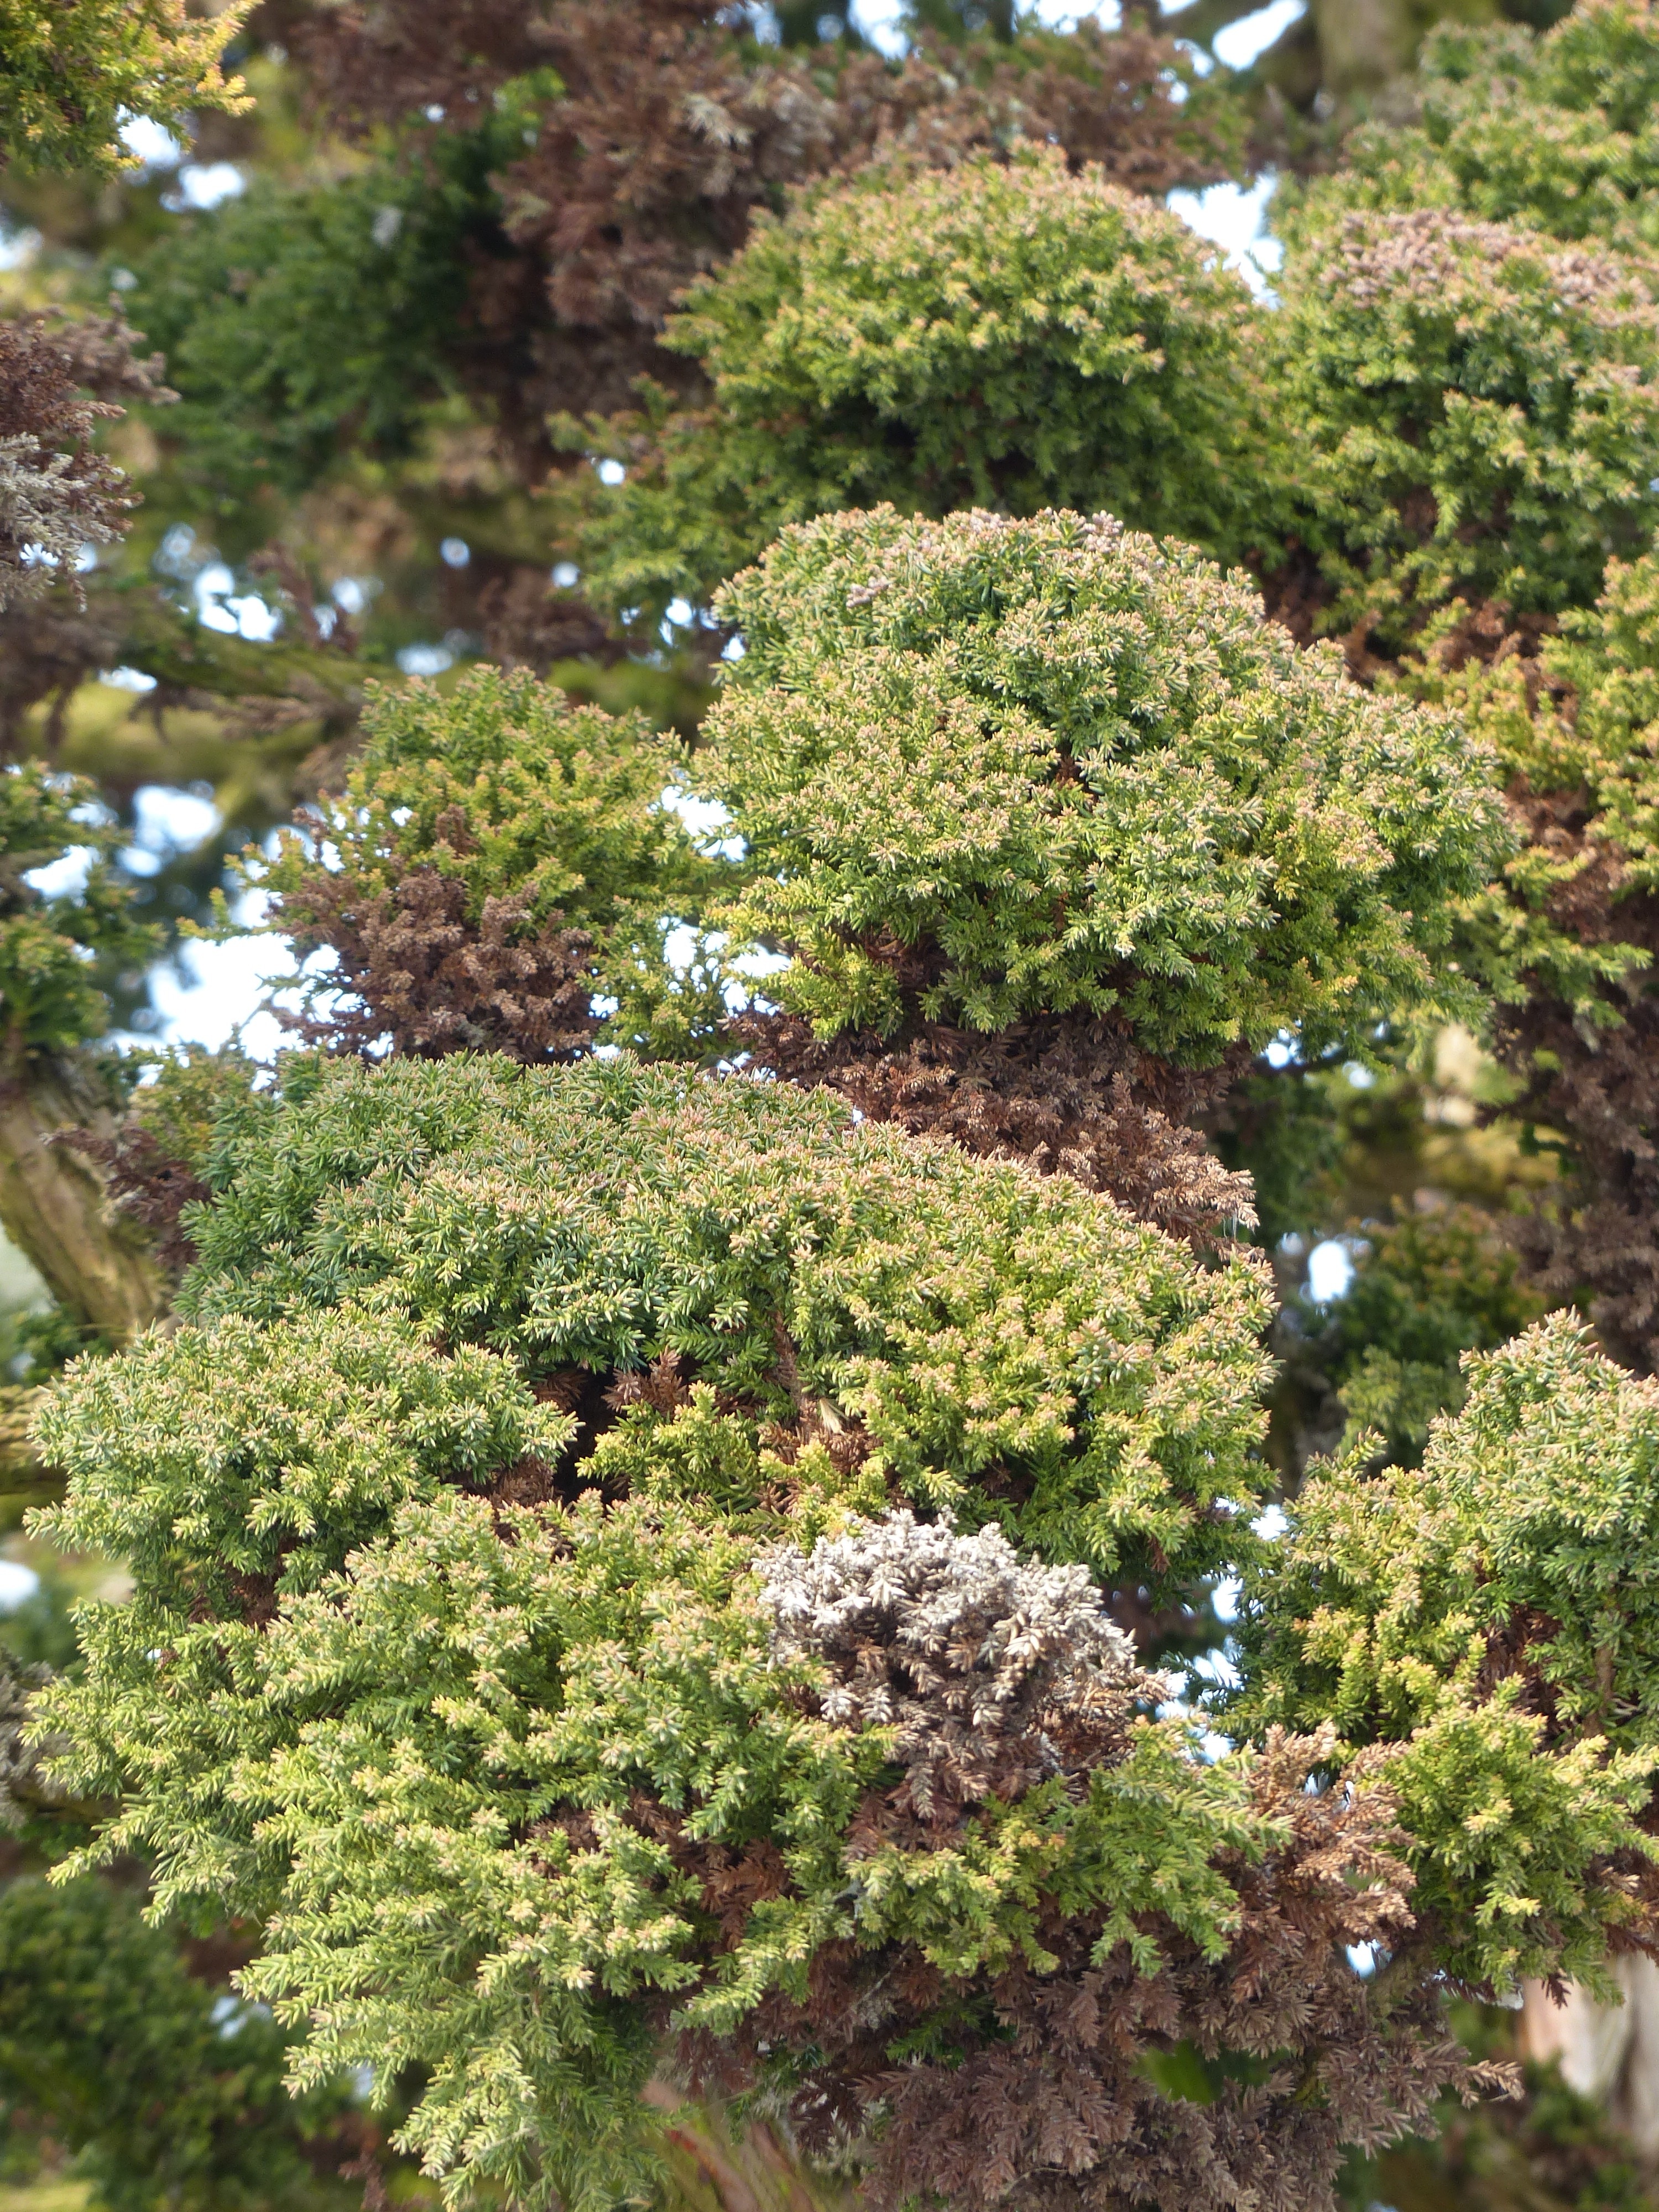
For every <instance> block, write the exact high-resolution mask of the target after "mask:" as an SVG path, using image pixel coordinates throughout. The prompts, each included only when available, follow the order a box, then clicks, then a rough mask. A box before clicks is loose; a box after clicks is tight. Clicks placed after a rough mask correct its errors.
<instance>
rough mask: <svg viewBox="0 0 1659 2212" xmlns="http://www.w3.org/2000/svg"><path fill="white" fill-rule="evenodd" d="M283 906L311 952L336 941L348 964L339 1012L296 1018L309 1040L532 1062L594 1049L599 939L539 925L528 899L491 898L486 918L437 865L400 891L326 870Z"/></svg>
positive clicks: (557, 920)
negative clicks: (473, 912) (471, 911)
mask: <svg viewBox="0 0 1659 2212" xmlns="http://www.w3.org/2000/svg"><path fill="white" fill-rule="evenodd" d="M283 919H284V921H285V922H286V923H287V925H288V926H289V928H290V929H291V931H292V933H293V937H294V941H295V946H296V947H297V949H298V950H299V951H301V952H302V953H305V952H310V951H314V950H316V949H317V948H318V947H319V946H321V945H331V946H332V947H333V950H334V952H335V955H336V959H337V969H336V970H335V974H336V975H337V979H338V987H339V990H340V993H341V998H340V1000H339V1001H338V1002H337V1004H336V1005H335V1006H333V1007H332V1008H331V1011H330V1012H328V1013H327V1014H325V1015H317V1014H310V1013H307V1014H303V1015H294V1016H285V1017H284V1018H285V1019H286V1020H288V1021H289V1024H290V1025H291V1026H293V1027H295V1029H297V1030H299V1032H300V1033H301V1036H303V1037H304V1039H305V1040H306V1042H308V1043H320V1044H323V1045H325V1046H327V1047H328V1048H331V1049H332V1050H335V1051H340V1052H362V1051H367V1050H368V1049H369V1048H371V1047H373V1046H374V1045H375V1044H376V1043H377V1042H380V1040H381V1039H383V1038H388V1037H389V1038H390V1040H391V1043H392V1049H393V1050H394V1051H396V1052H400V1053H412V1054H416V1055H418V1056H419V1057H420V1058H422V1059H426V1060H436V1059H439V1058H441V1056H442V1055H443V1054H446V1053H451V1052H460V1051H471V1052H500V1053H505V1054H507V1055H508V1056H509V1057H510V1058H512V1059H513V1060H523V1061H525V1062H526V1063H530V1062H538V1061H547V1060H573V1059H575V1058H576V1057H577V1056H578V1055H580V1054H581V1053H584V1052H586V1051H587V1050H588V1049H589V1048H591V1047H592V1042H593V1039H594V1036H595V1035H596V1033H597V1031H598V1029H599V1019H598V1017H597V1016H596V1015H595V1014H594V1012H593V1010H592V996H593V990H594V983H593V976H592V964H591V955H592V945H593V940H592V938H591V937H590V936H588V935H587V933H586V932H585V931H583V930H580V929H567V928H566V927H564V926H563V922H562V918H561V917H560V916H559V915H552V916H550V918H549V919H548V920H546V921H542V922H535V921H532V919H531V916H530V912H529V905H528V902H527V901H526V899H525V898H523V897H521V896H515V895H508V896H504V897H498V898H497V897H491V898H487V899H486V900H485V901H484V903H483V912H482V914H481V915H479V916H478V918H477V920H476V921H474V920H473V919H472V918H471V916H470V915H468V912H467V891H466V886H465V884H463V883H462V882H461V881H460V880H459V878H456V877H453V876H447V875H445V874H443V873H442V872H441V871H440V870H439V869H437V868H435V867H431V866H419V867H415V868H411V869H410V871H409V872H407V873H406V874H404V875H403V876H401V877H400V878H398V881H397V882H396V883H394V884H391V885H390V886H373V885H370V884H365V883H363V882H362V881H361V880H360V879H359V878H356V877H354V876H352V875H350V874H349V873H347V872H331V871H330V870H328V869H326V868H322V867H319V868H317V869H314V870H313V872H311V874H310V875H309V876H308V877H307V881H306V883H305V885H304V888H303V889H302V890H295V891H290V892H289V893H288V894H287V895H286V896H284V899H283ZM330 981H331V987H332V984H333V981H334V978H333V977H331V979H330Z"/></svg>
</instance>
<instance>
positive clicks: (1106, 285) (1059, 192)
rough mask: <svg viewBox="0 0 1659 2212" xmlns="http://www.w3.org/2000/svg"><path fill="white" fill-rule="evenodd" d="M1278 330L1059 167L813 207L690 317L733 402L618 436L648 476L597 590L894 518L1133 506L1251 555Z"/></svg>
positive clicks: (1158, 228) (649, 582)
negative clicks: (1259, 364)
mask: <svg viewBox="0 0 1659 2212" xmlns="http://www.w3.org/2000/svg"><path fill="white" fill-rule="evenodd" d="M1255 322H1256V314H1255V308H1254V307H1253V305H1252V302H1251V300H1250V296H1249V292H1248V290H1247V289H1246V288H1245V286H1244V285H1243V283H1242V282H1241V281H1240V280H1239V278H1238V277H1237V276H1234V275H1233V274H1232V273H1231V271H1230V270H1226V269H1225V268H1224V267H1223V266H1222V264H1221V262H1220V259H1219V258H1218V255H1217V254H1216V252H1215V251H1214V249H1213V248H1212V247H1211V246H1206V245H1205V244H1204V243H1203V242H1202V241H1201V240H1199V239H1198V238H1196V237H1195V236H1194V234H1193V232H1192V230H1191V229H1190V228H1189V227H1188V225H1187V224H1185V223H1184V222H1182V221H1181V219H1180V218H1179V217H1178V216H1175V215H1172V214H1170V212H1169V211H1168V210H1165V209H1164V208H1163V207H1161V206H1159V205H1158V204H1157V203H1156V202H1155V201H1151V200H1148V199H1146V198H1143V197H1140V196H1139V195H1138V194H1136V193H1133V192H1130V191H1125V190H1123V189H1122V188H1121V186H1119V185H1113V184H1110V183H1109V182H1107V180H1106V179H1105V177H1104V176H1103V173H1101V171H1100V170H1099V169H1097V167H1093V166H1092V165H1091V166H1088V167H1084V168H1083V169H1082V170H1081V171H1079V172H1078V173H1073V172H1072V171H1071V170H1070V169H1068V167H1067V165H1066V157H1065V155H1064V154H1063V153H1062V152H1061V151H1060V149H1059V148H1057V147H1036V146H1025V145H1021V146H1017V148H1016V149H1015V151H1014V154H1013V155H1012V159H1011V160H1008V161H998V160H994V159H990V158H987V157H985V156H978V157H975V158H973V159H970V160H968V161H963V162H960V163H958V164H957V166H956V167H951V168H948V169H941V170H933V171H929V170H921V171H915V170H911V169H909V168H907V167H903V166H899V167H890V166H880V165H878V166H877V167H873V168H872V169H870V170H868V171H866V173H864V174H863V175H861V176H859V177H855V178H854V179H852V180H851V181H850V182H848V183H844V184H841V185H835V186H832V187H829V186H827V187H823V188H822V189H819V190H816V191H811V192H810V193H808V194H806V195H805V196H804V197H802V198H801V199H800V201H799V203H798V204H797V205H796V207H795V208H794V209H793V211H792V212H791V213H790V214H789V215H787V216H785V217H782V218H781V219H778V218H774V217H771V216H766V215H759V216H757V218H756V221H755V228H754V229H753V231H752V232H751V234H750V239H749V241H748V243H747V245H746V246H744V248H743V249H742V251H741V252H738V254H737V255H736V256H735V257H734V258H732V260H731V261H729V262H728V263H726V265H725V266H724V267H723V268H721V269H720V270H718V271H717V272H716V273H715V274H714V275H713V276H709V277H708V278H706V279H704V280H703V281H702V283H700V284H698V285H696V287H694V288H693V289H692V291H691V292H690V295H689V296H688V299H687V301H686V304H685V306H684V307H683V308H682V309H681V311H680V312H679V313H678V314H676V315H674V316H672V317H671V319H670V320H669V323H668V327H667V330H666V332H665V337H664V343H665V345H666V346H667V347H668V348H669V349H670V350H671V351H672V352H675V353H678V354H683V355H685V356H690V358H691V359H692V360H694V361H695V362H696V363H697V364H698V365H699V367H700V368H702V372H703V374H704V375H705V376H706V377H707V378H708V382H709V385H710V386H711V387H712V390H711V392H710V396H709V401H708V404H707V405H706V406H700V407H698V408H696V409H695V410H686V409H682V410H679V411H678V412H672V413H668V412H664V411H663V410H665V409H666V406H667V401H666V396H664V398H663V400H662V401H661V403H660V404H659V410H658V414H657V417H656V420H655V422H654V424H652V423H648V422H647V424H645V425H641V426H638V428H637V429H636V432H635V437H633V438H630V437H629V436H628V435H625V433H626V430H627V427H628V426H627V425H626V423H625V422H623V423H622V424H619V425H618V426H617V428H616V429H615V430H613V432H612V433H611V438H612V441H613V442H615V441H617V439H618V436H619V434H620V442H617V444H616V450H617V452H618V453H623V455H625V456H626V458H628V459H629V460H630V462H633V463H634V464H635V466H634V467H633V469H632V471H631V472H630V477H629V481H628V482H627V483H625V484H623V485H622V486H620V487H619V488H618V489H616V490H615V491H614V492H612V493H611V494H609V495H597V498H596V503H595V505H594V506H593V507H592V511H591V516H590V520H589V521H588V523H587V525H586V532H585V543H584V547H583V560H584V565H585V568H586V588H587V589H588V590H589V591H590V592H596V593H597V594H598V595H599V597H600V598H601V599H604V600H605V602H606V603H608V604H609V605H612V606H617V607H627V606H630V605H649V606H651V607H653V609H655V610H657V611H660V609H661V606H662V605H663V604H664V602H665V600H666V599H669V598H671V597H672V596H673V595H675V594H677V593H685V594H688V595H689V596H690V598H691V599H694V600H696V599H704V598H706V597H707V595H708V592H710V591H711V590H712V589H713V587H714V586H715V585H716V584H717V583H718V582H719V581H720V579H721V578H722V577H725V576H728V575H730V574H732V572H733V571H734V570H736V569H738V568H742V567H744V565H745V564H746V563H747V562H750V561H753V560H754V559H756V558H757V556H759V554H760V553H761V552H762V550H763V549H764V547H765V546H766V545H767V544H769V542H770V541H771V540H772V539H773V538H775V537H776V536H777V534H778V532H779V531H780V530H781V528H782V527H783V526H784V525H785V524H787V523H791V522H799V521H804V520H807V519H809V518H810V517H811V516H812V515H815V514H821V513H833V512H835V511H836V510H837V509H839V508H842V507H873V506H875V505H877V504H878V502H880V501H886V500H890V501H892V502H893V503H894V505H896V507H900V508H902V509H903V510H905V511H907V512H908V511H919V512H921V513H928V514H944V513H950V512H951V510H952V509H953V508H957V507H975V506H994V507H999V508H1000V509H1001V510H1003V511H1005V512H1010V513H1016V514H1018V513H1033V512H1035V511H1036V510H1037V509H1039V508H1042V507H1060V506H1067V507H1070V506H1075V507H1083V508H1085V509H1091V508H1093V507H1109V508H1110V509H1111V510H1112V511H1113V513H1117V514H1121V515H1122V516H1124V517H1125V518H1126V520H1128V521H1130V522H1131V523H1133V524H1134V525H1135V526H1137V527H1139V528H1143V529H1147V530H1157V531H1160V532H1164V531H1170V532H1176V533H1178V534H1179V535H1181V536H1182V537H1185V538H1197V539H1198V540H1200V542H1201V543H1203V544H1206V545H1207V546H1209V547H1211V548H1212V550H1216V551H1218V552H1221V553H1223V554H1225V555H1228V556H1237V554H1239V553H1240V552H1242V551H1243V549H1244V547H1245V546H1246V544H1249V542H1250V539H1251V532H1252V528H1253V518H1254V526H1255V527H1256V528H1260V526H1261V518H1260V513H1259V510H1260V507H1261V500H1262V497H1263V495H1264V493H1265V491H1266V489H1267V483H1268V477H1266V476H1264V473H1263V471H1261V467H1260V465H1259V463H1254V464H1253V462H1252V461H1251V459H1249V457H1248V449H1249V447H1252V446H1253V445H1254V444H1255V443H1257V442H1259V441H1261V438H1262V437H1263V435H1265V434H1264V430H1263V427H1262V419H1261V415H1260V413H1259V410H1257V409H1256V407H1255V400H1254V393H1255V385H1254V382H1253V380H1252V378H1251V374H1250V370H1249V359H1250V351H1251V347H1252V344H1253V343H1254V338H1255ZM593 428H594V426H592V425H589V426H588V427H587V428H586V429H585V430H583V431H582V432H581V433H580V436H581V440H582V442H583V443H584V445H591V444H592V435H593ZM641 433H642V434H643V435H642V443H643V447H644V449H645V450H644V453H643V454H642V453H641V451H640V449H639V446H640V442H641ZM572 435H575V434H574V428H573V433H572Z"/></svg>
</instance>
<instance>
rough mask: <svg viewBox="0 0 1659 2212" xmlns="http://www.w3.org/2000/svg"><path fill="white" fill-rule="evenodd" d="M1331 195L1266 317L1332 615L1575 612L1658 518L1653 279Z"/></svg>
mask: <svg viewBox="0 0 1659 2212" xmlns="http://www.w3.org/2000/svg"><path fill="white" fill-rule="evenodd" d="M1332 199H1333V201H1334V203H1335V204H1333V205H1328V204H1326V203H1325V202H1324V201H1323V200H1322V198H1321V197H1320V195H1319V194H1318V192H1317V191H1315V192H1314V193H1313V194H1312V195H1311V196H1310V198H1309V200H1308V201H1307V202H1306V203H1304V205H1303V206H1302V208H1301V209H1300V210H1298V211H1297V214H1296V216H1295V217H1294V220H1293V222H1292V224H1291V230H1290V237H1289V241H1288V247H1287V252H1286V255H1285V267H1284V270H1283V274H1282V276H1281V279H1280V283H1279V289H1280V292H1281V295H1282V299H1283V306H1282V307H1281V310H1280V312H1279V314H1278V315H1277V316H1275V317H1274V319H1273V325H1272V331H1273V349H1274V375H1275V388H1276V390H1278V391H1279V392H1281V393H1282V396H1283V403H1284V405H1285V410H1286V415H1287V418H1288V420H1289V422H1291V425H1292V426H1293V428H1294V431H1295V434H1296V436H1297V448H1298V465H1297V485H1298V489H1299V492H1300V494H1301V495H1302V496H1303V497H1304V499H1305V500H1306V501H1307V503H1308V508H1309V513H1308V517H1307V520H1306V521H1305V523H1304V526H1303V533H1302V534H1303V535H1304V538H1306V540H1307V542H1308V543H1309V544H1310V546H1311V547H1312V548H1313V549H1314V550H1315V551H1316V554H1317V555H1318V556H1319V558H1320V560H1321V563H1322V568H1323V571H1324V574H1325V575H1326V577H1327V579H1328V583H1329V585H1330V586H1331V587H1332V589H1333V590H1334V592H1335V595H1336V599H1335V605H1334V607H1333V608H1332V609H1331V610H1330V612H1329V615H1328V621H1329V622H1330V623H1332V624H1340V625H1341V626H1342V627H1344V628H1347V627H1349V626H1351V625H1352V623H1354V622H1355V621H1357V620H1360V619H1364V621H1365V622H1366V623H1367V626H1368V627H1376V629H1379V631H1380V633H1381V634H1382V635H1383V636H1384V637H1385V638H1391V639H1394V640H1395V641H1397V640H1398V639H1400V638H1401V636H1403V635H1407V633H1408V632H1409V631H1410V630H1411V629H1413V628H1414V627H1416V626H1418V625H1420V623H1421V622H1422V621H1423V620H1424V618H1425V617H1426V616H1427V615H1429V614H1431V612H1432V611H1434V609H1435V608H1436V607H1437V605H1441V604H1443V602H1445V601H1446V600H1448V599H1454V598H1456V597H1458V596H1462V597H1466V598H1468V599H1473V600H1477V601H1479V600H1486V599H1498V600H1502V601H1504V602H1505V603H1507V604H1508V605H1510V606H1512V607H1514V608H1516V609H1517V610H1520V611H1537V612H1543V613H1557V612H1559V611H1560V610H1561V609H1563V608H1565V607H1571V606H1575V605H1577V606H1583V605H1589V603H1590V602H1591V601H1592V600H1593V599H1595V594H1596V592H1597V591H1598V590H1599V588H1600V586H1601V574H1602V569H1603V568H1604V566H1605V564H1606V562H1607V556H1608V555H1609V554H1610V553H1615V552H1621V551H1624V552H1633V551H1635V550H1638V549H1639V548H1640V547H1641V546H1642V545H1643V544H1644V543H1645V541H1646V539H1647V538H1648V536H1649V535H1650V532H1652V530H1653V527H1654V525H1655V523H1656V521H1659V491H1656V489H1655V488H1654V487H1655V483H1656V482H1659V271H1656V270H1655V268H1654V267H1653V266H1652V265H1651V264H1650V263H1649V262H1648V261H1646V260H1645V259H1632V258H1629V257H1627V256H1625V255H1622V254H1620V253H1617V252H1613V250H1611V249H1610V248H1608V247H1606V246H1601V245H1600V244H1597V243H1595V242H1593V241H1591V242H1586V243H1583V244H1578V245H1574V246H1559V245H1557V244H1555V243H1554V242H1553V241H1552V240H1548V239H1547V238H1543V237H1540V236H1539V235H1538V234H1536V233H1535V232H1534V231H1531V230H1528V229H1527V228H1522V227H1520V226H1519V225H1516V226H1507V225H1502V224H1498V223H1493V222H1484V221H1478V220H1475V219H1474V218H1472V217H1470V216H1466V215H1464V214H1462V213H1460V212H1452V211H1448V210H1442V209H1437V208H1433V207H1428V208H1422V207H1419V208H1415V209H1413V210H1412V211H1410V212H1407V213H1367V212H1364V211H1359V212H1355V211H1346V212H1345V211H1344V210H1343V208H1342V205H1341V200H1342V193H1341V191H1340V188H1339V189H1337V190H1335V191H1334V192H1333V194H1332Z"/></svg>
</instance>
